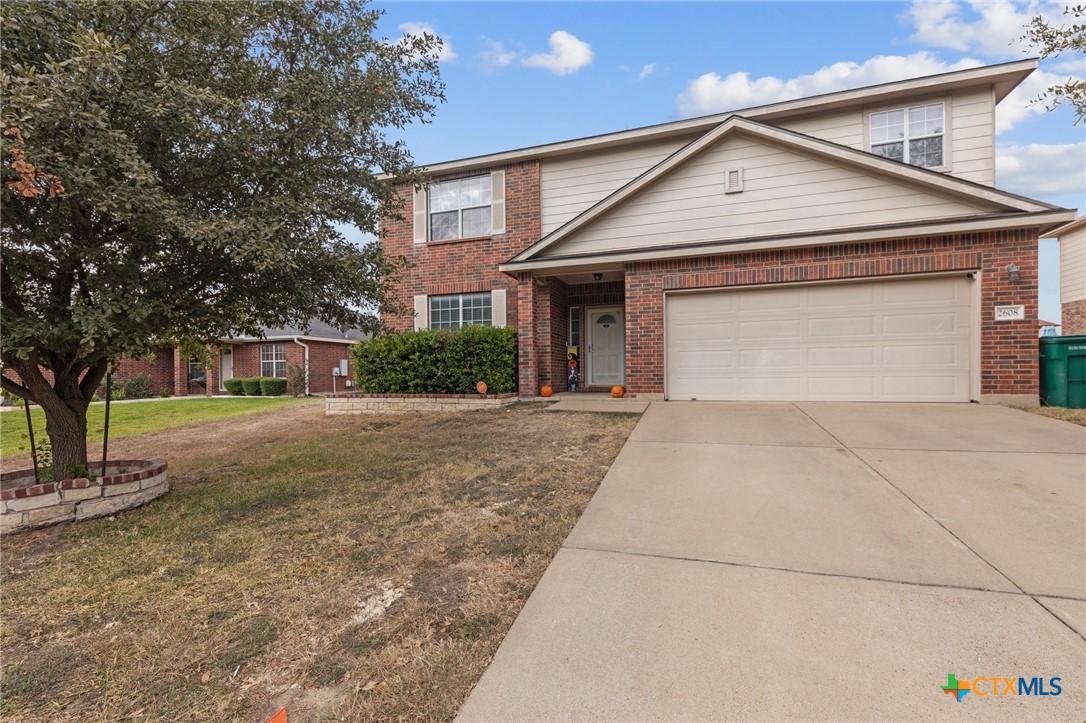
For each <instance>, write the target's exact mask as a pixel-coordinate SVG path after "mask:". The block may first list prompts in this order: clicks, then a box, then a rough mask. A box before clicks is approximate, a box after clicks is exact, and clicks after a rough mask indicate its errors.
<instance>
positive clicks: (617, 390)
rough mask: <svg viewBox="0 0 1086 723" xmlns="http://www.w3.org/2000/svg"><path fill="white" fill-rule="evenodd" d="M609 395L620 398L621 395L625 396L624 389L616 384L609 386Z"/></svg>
mask: <svg viewBox="0 0 1086 723" xmlns="http://www.w3.org/2000/svg"><path fill="white" fill-rule="evenodd" d="M611 396H612V397H614V398H615V399H621V398H622V397H624V396H626V389H625V388H624V387H622V386H619V385H617V384H616V385H615V386H613V387H611Z"/></svg>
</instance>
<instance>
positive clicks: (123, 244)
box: [0, 0, 444, 471]
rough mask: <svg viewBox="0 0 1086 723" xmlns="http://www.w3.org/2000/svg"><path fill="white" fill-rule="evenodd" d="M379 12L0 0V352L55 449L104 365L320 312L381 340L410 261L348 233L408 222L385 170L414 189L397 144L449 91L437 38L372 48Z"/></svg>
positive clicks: (79, 427)
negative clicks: (388, 221) (56, 437)
mask: <svg viewBox="0 0 1086 723" xmlns="http://www.w3.org/2000/svg"><path fill="white" fill-rule="evenodd" d="M380 16H381V11H378V10H375V9H373V8H371V7H370V6H369V5H368V4H366V3H365V2H361V1H357V0H313V1H312V2H293V1H290V0H231V1H230V2H206V3H204V2H158V0H126V1H125V2H116V1H115V0H85V1H82V2H30V1H15V2H6V3H0V27H2V28H3V33H2V35H0V65H2V67H0V91H2V97H0V175H2V178H0V182H2V183H0V205H2V207H3V214H2V218H0V229H2V231H0V257H2V258H3V267H2V273H3V278H2V280H0V283H2V286H3V288H4V293H3V295H2V299H0V302H2V305H3V308H2V314H3V319H4V333H3V335H2V337H0V359H2V362H3V364H4V366H5V367H12V368H14V369H15V371H17V372H18V374H19V376H20V377H21V378H22V379H23V385H22V386H20V385H18V384H16V383H15V382H12V381H10V380H6V379H5V380H4V382H3V386H4V387H5V388H7V389H9V390H10V391H16V392H19V393H20V394H24V395H26V396H29V397H30V398H31V399H32V400H33V401H35V402H38V403H39V404H41V405H42V406H43V408H44V409H45V411H46V413H47V415H49V416H50V417H51V418H53V421H54V422H55V423H54V424H51V425H50V428H51V429H54V430H61V429H63V430H65V431H64V434H65V439H66V443H65V444H64V445H60V444H57V445H56V447H57V449H61V448H63V449H65V450H70V449H74V448H75V447H76V446H78V445H74V444H70V443H69V441H70V440H71V438H72V437H73V436H77V435H78V434H85V433H86V429H85V422H84V421H83V420H82V414H81V413H80V412H79V411H77V410H75V409H74V408H73V407H72V406H71V405H72V404H73V403H78V402H82V403H83V404H84V405H85V404H87V403H89V401H90V399H91V396H92V395H93V393H94V390H95V389H96V388H97V387H98V385H99V383H100V382H101V380H102V378H103V376H104V375H105V373H106V370H107V368H108V365H109V363H110V360H112V359H116V358H118V357H120V356H122V355H129V356H142V355H145V354H147V353H150V352H151V351H152V350H153V349H155V348H159V347H161V346H162V345H164V344H179V345H180V346H181V348H182V349H187V348H190V347H192V348H196V345H197V344H206V343H208V342H211V341H213V340H215V339H219V338H222V337H225V336H229V335H235V336H236V335H238V334H253V335H256V334H258V333H259V332H260V328H261V327H284V326H304V325H305V324H307V323H308V322H309V320H310V319H312V318H317V319H320V320H322V321H325V322H327V323H329V324H332V325H333V326H337V327H341V328H346V327H358V328H362V329H367V330H376V329H377V328H378V327H379V320H378V319H379V317H378V313H379V312H380V311H382V310H392V309H395V308H397V306H398V303H397V302H396V300H395V298H394V295H392V294H391V293H390V288H391V283H392V282H393V281H394V279H395V276H396V274H397V273H398V270H399V269H400V268H401V267H402V264H403V260H402V259H393V258H387V257H385V256H384V255H383V254H382V253H381V250H380V248H379V246H378V245H377V244H372V243H371V244H367V245H364V246H359V245H356V244H355V243H353V242H350V241H348V240H347V239H346V238H345V237H344V236H343V234H342V233H341V232H340V231H339V230H338V228H339V227H342V226H344V225H348V226H354V227H357V228H359V229H361V230H362V231H364V232H371V233H375V232H376V231H377V225H378V216H379V207H383V208H384V209H385V210H386V211H387V212H388V213H390V214H394V213H396V212H397V211H398V209H400V208H402V198H401V196H400V195H399V194H397V193H396V192H395V188H394V186H393V184H389V183H387V182H385V181H382V180H380V179H379V178H378V176H379V174H381V173H388V174H390V176H392V177H393V178H396V179H398V180H400V181H404V182H408V183H417V182H420V181H422V180H423V174H422V173H421V172H420V171H418V170H417V169H415V168H414V167H413V164H412V160H411V157H410V154H409V152H408V150H407V148H406V147H405V146H404V145H403V143H402V142H401V141H399V140H396V136H397V135H398V133H397V132H396V129H402V128H404V127H406V126H408V125H410V124H412V123H414V122H417V121H422V122H425V121H427V120H428V119H429V118H430V117H431V116H432V114H433V112H434V110H435V108H436V106H437V104H438V103H439V102H440V101H442V100H443V99H444V98H443V93H444V86H443V85H442V83H441V81H440V79H439V75H438V64H437V59H436V58H437V54H438V52H439V51H440V40H438V39H437V38H435V37H434V36H432V35H428V34H424V35H420V36H413V35H408V36H405V37H402V38H398V39H392V40H390V39H387V38H384V37H381V35H380V34H379V32H378V29H377V24H378V20H379V19H380ZM186 345H188V346H186ZM39 364H41V365H44V366H45V367H46V368H47V369H49V370H51V371H52V372H53V381H50V380H49V379H48V378H47V377H46V376H44V375H42V374H41V373H39V371H38V365H39ZM84 410H85V406H84ZM62 422H63V423H62ZM57 433H60V432H57ZM68 453H69V452H67V451H66V452H65V454H68ZM58 456H59V455H58ZM83 456H84V457H85V455H83ZM73 461H74V462H79V461H82V460H60V459H58V460H57V461H56V463H57V465H58V470H59V471H63V469H64V465H66V464H68V463H71V462H73Z"/></svg>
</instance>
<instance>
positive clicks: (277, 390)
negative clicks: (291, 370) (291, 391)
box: [260, 377, 287, 397]
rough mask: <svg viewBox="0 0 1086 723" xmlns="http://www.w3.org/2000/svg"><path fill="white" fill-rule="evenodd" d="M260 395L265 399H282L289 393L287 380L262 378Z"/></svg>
mask: <svg viewBox="0 0 1086 723" xmlns="http://www.w3.org/2000/svg"><path fill="white" fill-rule="evenodd" d="M260 393H261V394H262V395H263V396H265V397H281V396H283V395H284V394H286V393H287V380H286V379H279V378H278V377H260Z"/></svg>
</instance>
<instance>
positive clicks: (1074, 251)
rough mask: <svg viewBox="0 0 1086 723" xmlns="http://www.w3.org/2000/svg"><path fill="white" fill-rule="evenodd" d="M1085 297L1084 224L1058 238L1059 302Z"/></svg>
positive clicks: (1063, 302) (1085, 228) (1085, 250)
mask: <svg viewBox="0 0 1086 723" xmlns="http://www.w3.org/2000/svg"><path fill="white" fill-rule="evenodd" d="M1081 299H1086V226H1083V227H1082V228H1077V229H1075V230H1074V231H1071V232H1070V233H1068V234H1066V235H1065V236H1063V237H1062V238H1060V303H1062V304H1066V303H1068V302H1071V301H1079V300H1081Z"/></svg>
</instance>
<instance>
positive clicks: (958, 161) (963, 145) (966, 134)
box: [949, 88, 995, 186]
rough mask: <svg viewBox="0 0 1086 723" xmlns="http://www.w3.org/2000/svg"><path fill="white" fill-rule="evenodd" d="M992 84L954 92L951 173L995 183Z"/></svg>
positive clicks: (978, 180)
mask: <svg viewBox="0 0 1086 723" xmlns="http://www.w3.org/2000/svg"><path fill="white" fill-rule="evenodd" d="M992 101H993V99H992V91H991V89H990V88H980V89H977V90H972V91H969V92H967V93H960V94H958V95H955V96H954V97H953V98H952V99H951V102H950V106H951V110H950V139H949V141H950V174H951V175H952V176H957V177H958V178H964V179H965V180H967V181H973V182H975V183H983V184H984V185H986V186H994V185H995V105H994V104H993V102H992Z"/></svg>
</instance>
